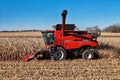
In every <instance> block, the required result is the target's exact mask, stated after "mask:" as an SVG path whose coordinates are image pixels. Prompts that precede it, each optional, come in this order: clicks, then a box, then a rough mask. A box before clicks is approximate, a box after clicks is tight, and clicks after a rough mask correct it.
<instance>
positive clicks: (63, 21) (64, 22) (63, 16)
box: [61, 10, 67, 36]
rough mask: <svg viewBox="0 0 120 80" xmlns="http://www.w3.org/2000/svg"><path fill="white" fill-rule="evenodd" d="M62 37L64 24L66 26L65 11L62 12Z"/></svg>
mask: <svg viewBox="0 0 120 80" xmlns="http://www.w3.org/2000/svg"><path fill="white" fill-rule="evenodd" d="M61 15H62V36H64V30H65V24H66V16H67V10H63V12H62V14H61Z"/></svg>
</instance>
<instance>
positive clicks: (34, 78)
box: [0, 34, 120, 80]
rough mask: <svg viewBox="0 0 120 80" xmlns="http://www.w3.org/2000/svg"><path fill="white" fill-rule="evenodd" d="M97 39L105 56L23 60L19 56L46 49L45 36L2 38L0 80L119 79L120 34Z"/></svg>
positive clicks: (102, 54)
mask: <svg viewBox="0 0 120 80" xmlns="http://www.w3.org/2000/svg"><path fill="white" fill-rule="evenodd" d="M14 35H15V34H14ZM27 35H28V34H27ZM27 35H26V34H25V36H27ZM34 35H35V34H34ZM98 41H99V45H100V46H99V47H98V49H99V52H100V55H101V57H102V59H98V60H91V61H87V60H83V59H74V60H65V61H51V60H41V61H30V62H24V63H23V62H21V61H20V59H21V58H22V57H23V56H25V55H26V54H30V53H31V52H32V51H33V50H41V49H45V45H44V42H43V40H42V38H35V37H33V36H31V37H29V38H26V37H22V38H21V37H19V36H18V35H17V36H16V37H14V38H13V37H9V36H5V37H1V38H0V60H1V61H0V80H98V79H99V80H119V79H120V57H119V56H120V37H118V36H117V37H99V38H98Z"/></svg>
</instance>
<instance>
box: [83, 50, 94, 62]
mask: <svg viewBox="0 0 120 80" xmlns="http://www.w3.org/2000/svg"><path fill="white" fill-rule="evenodd" d="M82 58H83V59H85V60H93V59H94V58H95V53H94V51H93V49H86V50H85V51H84V52H83V53H82Z"/></svg>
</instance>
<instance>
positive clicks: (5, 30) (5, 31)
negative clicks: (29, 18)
mask: <svg viewBox="0 0 120 80" xmlns="http://www.w3.org/2000/svg"><path fill="white" fill-rule="evenodd" d="M37 31H41V30H35V29H33V30H14V31H8V30H4V31H0V32H37Z"/></svg>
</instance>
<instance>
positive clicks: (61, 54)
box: [54, 51, 64, 60]
mask: <svg viewBox="0 0 120 80" xmlns="http://www.w3.org/2000/svg"><path fill="white" fill-rule="evenodd" d="M63 54H64V53H63V52H62V51H57V52H56V54H55V55H54V58H55V59H56V60H61V59H62V58H63Z"/></svg>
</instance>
